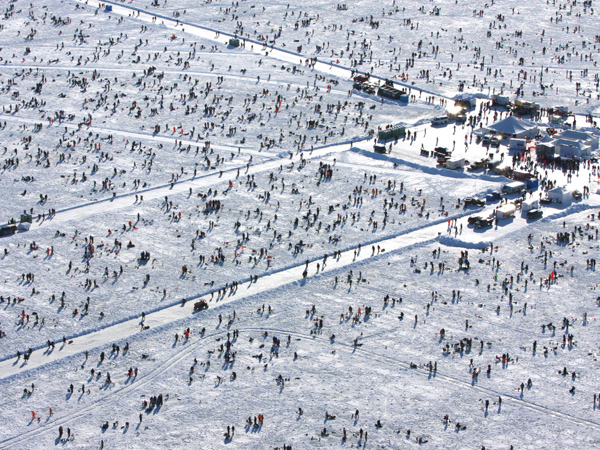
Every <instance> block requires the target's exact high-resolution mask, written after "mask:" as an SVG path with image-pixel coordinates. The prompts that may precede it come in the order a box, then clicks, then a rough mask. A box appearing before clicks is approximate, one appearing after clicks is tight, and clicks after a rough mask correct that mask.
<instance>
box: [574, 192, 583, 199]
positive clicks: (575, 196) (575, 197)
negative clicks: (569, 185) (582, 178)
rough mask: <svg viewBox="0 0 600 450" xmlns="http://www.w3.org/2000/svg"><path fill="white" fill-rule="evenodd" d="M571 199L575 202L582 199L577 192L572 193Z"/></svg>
mask: <svg viewBox="0 0 600 450" xmlns="http://www.w3.org/2000/svg"><path fill="white" fill-rule="evenodd" d="M573 198H574V199H575V200H581V199H582V195H581V192H579V191H578V190H574V191H573Z"/></svg>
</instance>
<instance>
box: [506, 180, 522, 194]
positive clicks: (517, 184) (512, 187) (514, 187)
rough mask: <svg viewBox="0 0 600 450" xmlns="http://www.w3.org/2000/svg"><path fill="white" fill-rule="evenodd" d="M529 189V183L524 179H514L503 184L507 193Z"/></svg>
mask: <svg viewBox="0 0 600 450" xmlns="http://www.w3.org/2000/svg"><path fill="white" fill-rule="evenodd" d="M525 189H527V185H526V184H525V183H523V182H522V181H513V182H512V183H507V184H505V185H504V186H502V192H504V193H505V194H516V193H519V192H523V191H524V190H525Z"/></svg>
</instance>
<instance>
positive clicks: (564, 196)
mask: <svg viewBox="0 0 600 450" xmlns="http://www.w3.org/2000/svg"><path fill="white" fill-rule="evenodd" d="M548 198H549V199H550V200H552V201H553V202H556V203H563V204H565V203H566V204H568V203H570V202H571V199H572V197H571V191H569V190H567V189H565V188H563V187H555V188H554V189H551V190H549V191H548Z"/></svg>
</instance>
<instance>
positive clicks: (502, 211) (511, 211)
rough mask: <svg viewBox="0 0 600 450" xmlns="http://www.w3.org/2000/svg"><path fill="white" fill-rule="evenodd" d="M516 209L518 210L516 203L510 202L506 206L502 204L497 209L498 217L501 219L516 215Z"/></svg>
mask: <svg viewBox="0 0 600 450" xmlns="http://www.w3.org/2000/svg"><path fill="white" fill-rule="evenodd" d="M516 210H517V207H516V205H515V204H514V203H508V204H506V205H504V206H501V207H500V208H498V209H497V210H496V218H497V219H498V220H501V219H508V218H509V217H514V216H515V211H516Z"/></svg>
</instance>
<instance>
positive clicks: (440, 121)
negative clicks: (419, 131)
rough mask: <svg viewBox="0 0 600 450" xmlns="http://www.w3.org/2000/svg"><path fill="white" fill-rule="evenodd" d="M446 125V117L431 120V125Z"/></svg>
mask: <svg viewBox="0 0 600 450" xmlns="http://www.w3.org/2000/svg"><path fill="white" fill-rule="evenodd" d="M447 123H448V116H439V117H434V118H433V119H431V124H432V125H446V124H447Z"/></svg>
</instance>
